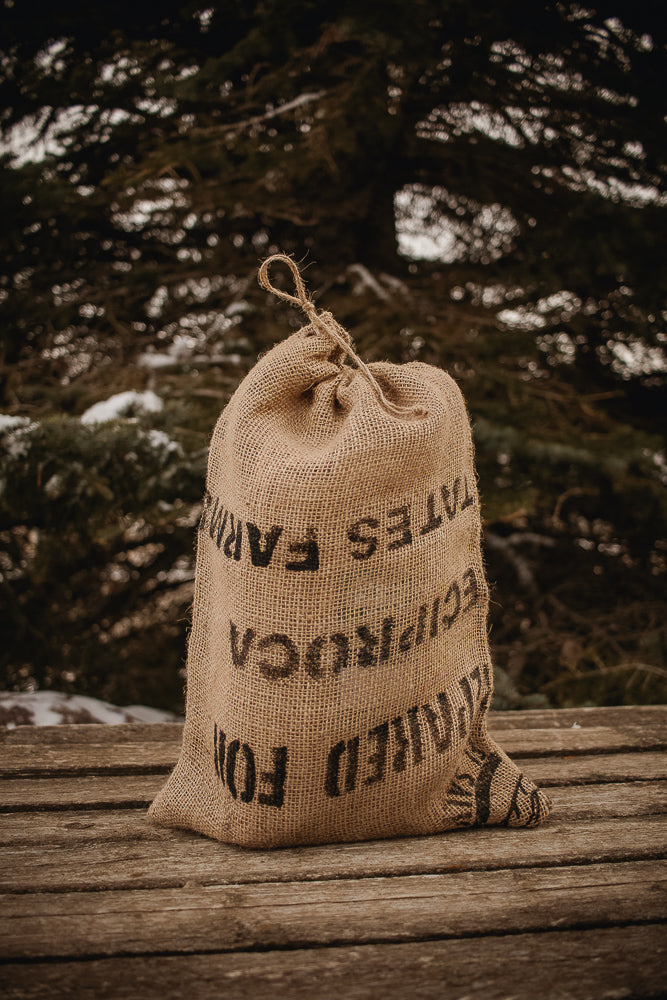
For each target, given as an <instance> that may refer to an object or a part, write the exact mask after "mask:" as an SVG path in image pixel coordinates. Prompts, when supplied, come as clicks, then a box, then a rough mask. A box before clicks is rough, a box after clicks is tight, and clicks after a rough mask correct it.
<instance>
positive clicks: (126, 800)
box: [0, 750, 667, 812]
mask: <svg viewBox="0 0 667 1000" xmlns="http://www.w3.org/2000/svg"><path fill="white" fill-rule="evenodd" d="M3 753H4V750H3ZM0 756H1V755H0ZM520 766H521V770H522V771H524V772H525V773H526V774H527V775H528V777H529V778H532V780H533V781H536V782H537V784H538V785H541V786H542V787H544V788H552V787H554V786H561V785H581V784H607V783H609V782H616V781H619V782H628V781H647V780H660V779H666V778H667V755H665V754H664V753H658V752H652V751H644V752H642V753H620V754H611V753H610V754H589V755H583V756H572V757H567V756H563V757H553V758H552V757H542V758H526V759H524V760H522V761H521V764H520ZM164 782H165V775H164V774H157V775H151V774H148V775H147V774H121V775H114V774H104V775H80V776H69V777H62V775H56V776H53V777H48V778H39V777H31V778H29V779H27V780H26V779H24V778H16V777H15V778H4V779H2V780H0V811H1V812H11V811H16V810H20V811H25V810H46V809H58V810H60V809H67V808H71V809H84V808H98V809H102V808H104V809H106V808H117V807H125V808H128V807H130V806H134V807H140V806H148V805H149V803H150V802H152V801H153V799H154V798H155V795H156V794H157V792H158V791H159V789H160V788H161V787H162V785H163V784H164Z"/></svg>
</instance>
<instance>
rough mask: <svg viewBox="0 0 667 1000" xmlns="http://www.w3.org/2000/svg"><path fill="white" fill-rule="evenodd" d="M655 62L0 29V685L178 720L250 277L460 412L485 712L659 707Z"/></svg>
mask: <svg viewBox="0 0 667 1000" xmlns="http://www.w3.org/2000/svg"><path fill="white" fill-rule="evenodd" d="M666 61H667V60H666V46H665V35H664V30H663V19H662V12H661V10H660V5H656V4H654V3H646V2H641V0H635V2H632V3H630V2H613V0H608V2H607V0H605V2H604V3H599V4H597V5H596V6H595V8H589V7H585V8H584V7H581V6H579V5H578V4H571V3H547V4H537V5H536V4H535V3H534V2H532V0H531V2H528V0H512V2H511V3H510V2H505V0H499V2H496V3H494V4H488V5H471V4H469V3H463V2H462V0H440V2H438V3H436V2H435V0H411V2H407V0H385V2H384V3H382V4H375V3H370V2H364V0H356V2H355V3H350V2H331V3H327V4H321V3H317V2H315V0H282V2H280V3H277V2H275V0H265V2H264V3H246V2H243V0H229V2H219V3H206V4H203V3H201V2H199V3H197V2H190V3H183V2H171V0H164V2H163V3H162V4H161V5H159V7H151V8H150V9H149V8H148V5H142V4H136V3H134V4H133V3H127V2H122V0H121V2H119V0H115V2H114V3H110V2H104V0H102V2H98V3H95V4H93V5H88V6H86V7H85V8H84V7H83V5H81V4H79V3H73V2H68V0H63V2H61V3H60V4H58V5H57V6H54V7H53V8H51V10H50V11H49V12H48V13H41V14H40V16H39V17H36V16H35V15H34V11H31V9H30V6H29V5H26V4H19V3H15V2H14V0H3V2H2V7H1V24H0V107H1V112H0V125H1V126H2V142H1V144H0V155H1V160H0V193H1V197H2V205H3V221H4V226H3V232H2V236H1V237H0V239H1V240H2V250H3V259H4V263H5V267H4V274H3V276H2V278H1V279H0V331H1V332H0V338H1V345H2V346H1V353H0V365H1V368H2V378H3V389H2V392H3V399H2V403H1V404H0V405H1V407H2V415H0V447H2V452H1V454H0V539H1V551H0V627H1V628H2V633H3V635H4V636H5V637H6V639H5V642H4V643H3V647H2V649H1V650H0V663H1V664H2V668H1V669H2V673H3V676H2V679H1V680H0V683H2V684H3V685H4V686H5V687H7V688H16V689H26V688H27V689H29V688H32V687H35V686H37V687H53V688H55V689H59V690H65V691H78V692H82V693H88V694H94V695H97V696H100V697H103V698H106V699H109V700H112V701H116V702H118V703H127V702H137V701H143V702H147V703H150V704H153V705H156V706H160V707H165V708H172V709H173V708H176V709H178V708H180V707H181V706H182V686H183V663H184V656H185V636H186V628H187V614H188V606H189V603H190V601H191V597H192V580H193V563H194V554H193V542H194V526H195V524H196V521H197V517H198V513H199V509H200V508H199V503H200V497H201V493H202V490H203V475H204V469H205V461H206V449H207V443H208V437H209V435H210V431H211V429H212V426H213V424H214V422H215V419H216V417H217V414H218V412H219V410H220V409H221V408H222V406H223V405H224V404H225V402H226V401H227V399H228V398H229V396H230V394H231V392H233V390H234V388H235V387H236V385H237V384H238V382H239V381H240V379H241V378H242V377H243V375H244V374H245V372H247V370H248V369H249V368H250V367H251V366H252V364H253V363H254V361H255V359H256V357H257V354H258V353H259V352H261V351H264V350H266V349H267V348H268V347H270V346H271V345H272V344H273V343H274V342H275V341H276V340H278V339H280V338H281V337H283V336H284V335H285V334H286V333H288V332H289V331H290V330H291V329H292V328H295V327H296V326H298V325H299V323H300V320H299V317H298V316H296V315H292V314H291V313H290V311H289V310H286V309H285V307H284V306H280V305H278V306H276V304H275V303H274V302H271V301H268V297H267V296H266V295H265V294H264V293H262V292H260V290H259V289H258V288H257V285H256V280H255V275H256V270H257V265H258V262H259V260H260V259H261V258H263V257H264V256H266V255H267V254H269V253H271V252H274V251H276V250H282V251H285V252H288V253H293V254H295V256H296V257H297V259H299V260H301V261H305V262H306V263H307V264H308V270H307V280H308V282H309V285H310V287H311V289H312V290H313V291H315V290H318V292H319V296H318V297H319V300H320V301H321V302H323V303H325V304H326V307H327V308H328V309H331V310H332V311H333V312H334V313H335V314H336V315H337V317H338V319H339V320H340V321H341V322H342V323H343V324H344V325H345V326H347V328H348V329H350V331H351V332H352V334H353V336H354V337H355V340H356V343H357V348H358V350H359V351H360V352H361V353H362V355H363V356H365V357H366V359H368V360H373V359H379V358H383V359H389V360H392V361H396V362H401V361H406V360H413V359H418V360H422V361H426V362H429V363H433V364H437V365H440V366H442V367H445V368H446V369H448V370H449V371H450V372H451V373H452V375H453V376H454V377H455V378H456V379H457V380H458V382H459V384H460V385H461V388H462V390H463V392H464V394H465V396H466V399H467V401H468V406H469V409H470V412H471V416H472V419H473V423H474V430H475V438H476V445H477V451H478V467H479V477H480V488H481V494H482V502H483V514H484V517H485V529H486V552H487V562H488V570H489V576H490V579H491V582H492V585H493V590H492V596H493V603H492V614H491V620H490V626H491V639H492V645H493V653H494V658H495V663H496V667H497V688H498V693H497V698H496V707H505V706H515V705H529V704H538V703H540V702H542V703H544V701H545V700H548V701H549V702H550V703H551V704H554V705H564V704H581V703H611V704H614V703H624V702H625V703H627V702H650V701H666V700H667V664H666V647H667V635H666V631H665V601H664V597H665V579H666V575H667V572H666V571H667V565H666V562H667V543H666V542H665V536H666V535H667V531H666V530H665V528H666V521H667V501H666V493H665V484H666V483H667V461H666V458H665V423H664V412H665V371H666V365H665V342H666V336H667V335H666V333H665V318H666V316H667V313H666V308H667V307H666V304H665V267H664V261H665V257H666V253H665V251H666V249H667V247H666V243H667V227H666V225H665V221H666V212H667V191H666V189H665V172H666V167H665V161H666V147H665V129H666V125H665V117H664V112H665V108H664V98H663V94H664V81H665V79H666V78H667V74H666V69H667V67H666ZM102 401H106V402H105V405H104V406H103V407H102V408H101V409H100V408H97V409H96V410H95V409H91V408H92V407H93V406H94V404H96V403H99V402H102ZM82 417H83V419H81V418H82Z"/></svg>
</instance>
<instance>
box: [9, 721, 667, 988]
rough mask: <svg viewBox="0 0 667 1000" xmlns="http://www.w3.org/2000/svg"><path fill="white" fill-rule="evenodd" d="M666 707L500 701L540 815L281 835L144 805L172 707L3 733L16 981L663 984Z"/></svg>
mask: <svg viewBox="0 0 667 1000" xmlns="http://www.w3.org/2000/svg"><path fill="white" fill-rule="evenodd" d="M666 723H667V707H655V708H609V709H595V708H592V709H576V710H574V709H573V710H569V709H568V710H561V711H531V712H512V713H510V712H507V713H501V712H498V713H492V723H491V727H492V731H493V732H494V733H495V734H496V736H497V738H498V741H499V742H500V743H501V745H502V746H503V747H504V748H505V749H506V750H507V752H508V753H509V754H510V756H512V757H514V759H516V760H517V761H520V762H521V766H522V769H523V770H525V771H526V773H527V774H528V775H529V776H530V777H531V778H534V779H535V780H536V781H537V782H538V783H539V784H541V785H542V786H544V787H547V788H549V789H550V792H551V795H552V798H553V800H554V809H553V812H552V815H551V817H550V818H549V820H548V821H547V822H546V824H544V825H543V826H541V827H538V828H537V829H533V830H526V829H521V830H510V829H504V828H493V827H490V828H481V829H473V830H461V831H456V832H450V833H445V834H441V835H438V836H429V837H417V838H404V839H398V840H382V841H372V842H367V843H360V844H342V845H335V844H333V845H325V846H318V847H305V848H304V847H299V848H288V849H280V850H275V851H251V850H245V849H242V848H237V847H232V846H228V845H225V844H219V843H217V842H216V841H213V840H208V839H206V838H204V837H201V836H198V835H196V834H191V833H187V832H181V831H173V830H166V829H163V828H161V827H157V826H154V825H152V824H151V823H150V822H149V821H148V820H147V818H146V806H147V805H148V803H149V802H150V801H151V799H152V797H153V795H154V794H155V792H156V791H157V790H158V788H159V787H160V786H161V784H162V783H163V781H164V776H165V774H166V773H168V771H169V770H170V769H171V767H172V766H173V764H174V763H175V760H176V758H177V755H178V750H179V746H180V737H181V727H180V726H178V725H153V726H130V725H119V726H57V727H44V728H31V727H18V728H16V729H13V730H4V731H3V730H0V779H1V783H0V810H1V811H2V814H3V816H2V824H1V826H0V837H1V839H2V844H3V852H4V861H3V864H2V868H1V870H0V882H1V885H0V891H1V892H2V900H1V903H0V953H1V954H0V960H1V961H2V967H1V968H0V990H1V991H2V995H3V996H4V997H7V998H14V997H22V998H23V997H40V998H43V997H73V998H74V997H76V998H79V997H82V998H87V997H91V998H92V997H95V998H100V997H123V998H128V1000H130V998H131V1000H140V998H144V997H155V998H159V1000H168V998H172V997H173V998H180V997H186V998H192V1000H200V998H208V997H216V998H218V997H220V998H224V1000H236V998H241V997H243V998H246V997H247V998H253V1000H265V998H270V1000H278V998H290V1000H291V998H306V997H308V998H310V997H313V998H317V1000H329V998H331V1000H334V998H335V1000H340V998H348V997H349V998H355V1000H356V998H359V1000H361V998H364V1000H376V998H381V1000H394V998H401V1000H402V998H406V1000H412V998H424V1000H426V998H429V1000H430V998H450V997H451V998H458V1000H464V998H466V1000H474V998H478V997H479V998H480V1000H481V998H484V1000H494V998H500V997H507V998H509V997H511V998H513V1000H514V998H524V997H525V998H527V1000H528V998H530V1000H543V998H552V997H553V998H559V1000H560V998H573V1000H582V998H587V997H590V998H595V1000H599V998H609V1000H620V998H624V997H652V998H657V997H659V996H666V995H667V974H666V968H667V963H665V961H664V954H665V943H666V938H667V935H666V933H665V923H664V921H665V914H666V909H667V907H666V905H665V887H666V885H667V882H666V878H667V863H666V862H665V860H664V848H665V829H666V827H665V820H664V812H665V804H666V802H667V780H666V779H667V754H665V745H666V742H667V725H666Z"/></svg>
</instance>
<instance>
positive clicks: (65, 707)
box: [0, 691, 182, 729]
mask: <svg viewBox="0 0 667 1000" xmlns="http://www.w3.org/2000/svg"><path fill="white" fill-rule="evenodd" d="M180 721H182V720H181V717H180V716H178V715H176V714H175V713H173V712H165V711H163V710H162V709H158V708H149V707H147V706H146V705H128V706H127V707H125V708H120V707H119V706H117V705H111V704H109V702H106V701H100V700H99V699H97V698H89V697H87V696H86V695H79V694H76V695H69V694H62V693H61V692H59V691H29V692H13V691H2V692H0V725H5V726H7V727H8V728H10V729H13V728H14V727H15V726H17V725H19V726H26V725H27V726H59V725H63V724H65V723H78V724H82V725H88V724H94V723H103V724H105V725H120V724H121V723H123V722H133V723H154V722H180Z"/></svg>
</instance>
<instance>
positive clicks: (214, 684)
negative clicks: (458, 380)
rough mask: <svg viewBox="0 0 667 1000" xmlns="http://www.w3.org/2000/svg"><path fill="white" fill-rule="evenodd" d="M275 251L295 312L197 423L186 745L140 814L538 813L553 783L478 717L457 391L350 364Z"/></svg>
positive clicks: (211, 821) (260, 830)
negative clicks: (200, 460) (218, 406)
mask: <svg viewBox="0 0 667 1000" xmlns="http://www.w3.org/2000/svg"><path fill="white" fill-rule="evenodd" d="M275 259H276V258H270V260H269V261H268V262H265V264H264V265H263V267H262V270H261V279H263V283H264V284H265V285H266V286H267V287H271V288H272V286H271V285H269V282H268V277H267V274H268V270H267V269H268V264H269V263H270V262H271V261H273V260H275ZM277 259H280V260H283V261H285V262H286V263H287V264H288V265H289V266H290V267H291V268H292V269H293V274H294V278H295V282H296V287H297V297H296V298H294V297H292V296H288V295H287V294H286V293H284V292H278V291H277V290H276V289H272V290H273V291H275V292H276V294H279V295H281V297H283V298H288V299H290V300H291V301H294V302H297V303H298V304H300V305H301V306H302V307H303V308H304V309H305V310H306V312H307V313H308V315H309V318H310V320H311V322H310V324H309V325H308V326H306V327H304V328H303V329H302V330H300V331H299V332H298V333H295V334H294V335H293V336H291V337H289V338H288V339H287V340H285V341H283V342H282V343H279V344H278V345H277V346H276V347H274V348H273V350H272V351H270V352H269V353H268V354H267V355H266V356H265V357H264V358H262V359H261V360H260V361H259V362H258V363H257V364H256V365H255V367H254V368H253V369H252V371H251V372H250V373H249V374H248V376H247V377H246V378H245V379H244V381H243V382H242V383H241V385H240V386H239V388H238V390H237V391H236V393H235V394H234V396H233V397H232V399H231V401H230V402H229V404H228V406H227V407H226V409H225V410H224V412H223V413H222V415H221V417H220V419H219V421H218V424H217V426H216V428H215V431H214V434H213V439H212V442H211V450H210V457H209V467H208V478H207V491H206V495H205V502H204V510H203V514H202V518H201V522H200V525H199V537H198V554H197V568H196V585H195V599H194V611H193V627H192V633H191V637H190V643H189V655H188V685H187V708H186V723H185V730H184V736H183V748H182V752H181V757H180V760H179V762H178V764H177V765H176V768H175V770H174V772H173V773H172V775H171V777H170V778H169V780H168V782H167V784H166V786H165V787H164V788H163V790H162V791H161V792H160V793H159V795H158V796H157V798H156V799H155V801H154V802H153V804H152V806H151V808H150V815H151V817H152V818H153V819H154V820H155V821H157V822H158V823H161V824H164V825H165V826H174V827H186V828H189V829H192V830H197V831H199V832H201V833H204V834H206V835H208V836H210V837H215V838H217V839H219V840H223V841H228V842H230V843H235V844H242V845H246V846H252V847H273V846H280V845H287V844H313V843H318V842H327V841H329V842H331V841H349V840H365V839H369V838H375V837H392V836H399V835H403V836H404V835H411V834H425V833H436V832H439V831H443V830H449V829H452V828H456V827H464V826H471V825H473V824H491V823H493V824H505V825H509V826H522V825H525V826H532V825H535V824H537V823H539V822H540V821H541V820H542V819H543V818H544V817H545V816H546V815H547V813H548V810H549V806H550V802H549V799H548V798H547V797H546V796H545V795H544V793H543V792H541V791H539V790H538V789H537V788H536V787H535V786H534V785H533V784H532V782H530V781H529V780H528V779H527V778H526V777H525V776H524V775H522V774H521V772H520V771H519V770H518V769H517V768H516V766H515V765H514V764H513V763H512V762H511V761H510V760H509V758H508V757H507V756H506V755H505V754H504V753H503V751H502V750H501V749H500V747H499V746H498V745H497V744H496V743H495V742H494V741H493V740H491V739H490V738H489V736H488V734H487V728H486V724H487V713H488V709H489V701H490V698H491V691H492V681H493V678H492V668H491V663H490V658H489V649H488V644H487V635H486V618H487V605H488V593H487V585H486V580H485V576H484V569H483V565H482V556H481V551H480V534H481V524H480V509H479V501H478V496H477V488H476V481H475V469H474V464H473V446H472V439H471V432H470V426H469V423H468V417H467V414H466V409H465V404H464V402H463V398H462V396H461V393H460V391H459V389H458V388H457V386H456V384H455V383H454V382H453V380H452V379H451V378H450V377H449V375H447V374H446V373H445V372H443V371H440V370H438V369H437V368H433V367H431V366H429V365H425V364H420V363H416V362H415V363H411V364H406V365H392V364H384V363H377V364H373V365H372V366H370V367H366V366H365V365H363V363H362V362H360V361H359V359H358V358H356V355H354V354H353V352H352V349H351V347H350V344H349V337H348V336H347V334H346V333H345V331H344V330H343V329H342V328H341V327H340V326H338V324H336V322H335V320H333V317H332V316H331V315H330V314H328V313H317V312H316V310H315V307H314V306H313V304H312V302H310V301H309V300H308V299H307V297H306V294H305V290H304V288H303V284H302V282H301V279H300V277H299V273H298V270H297V269H296V266H295V265H294V264H293V262H292V261H291V260H290V259H289V258H285V257H283V256H282V255H280V256H279V257H278V258H277ZM346 354H348V355H351V356H352V357H353V358H354V359H355V362H356V364H357V368H356V369H353V368H351V367H349V366H348V365H345V364H343V363H342V359H343V358H344V357H345V355H346Z"/></svg>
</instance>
